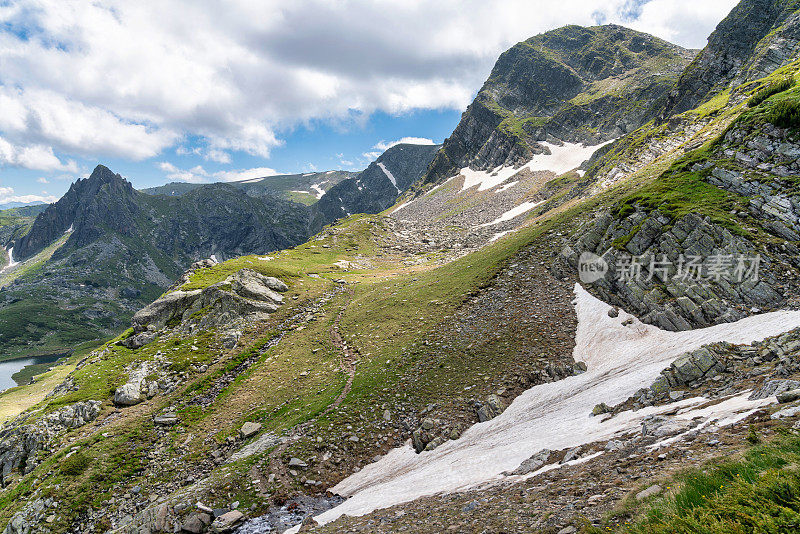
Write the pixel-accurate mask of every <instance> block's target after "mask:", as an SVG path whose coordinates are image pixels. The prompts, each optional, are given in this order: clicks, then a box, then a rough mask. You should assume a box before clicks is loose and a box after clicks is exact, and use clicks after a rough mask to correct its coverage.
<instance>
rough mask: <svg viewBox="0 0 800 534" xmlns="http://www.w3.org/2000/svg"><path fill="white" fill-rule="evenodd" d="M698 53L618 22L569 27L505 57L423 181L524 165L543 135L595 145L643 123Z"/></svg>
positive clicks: (553, 139) (533, 39)
mask: <svg viewBox="0 0 800 534" xmlns="http://www.w3.org/2000/svg"><path fill="white" fill-rule="evenodd" d="M693 56H694V52H693V51H691V50H686V49H684V48H681V47H679V46H677V45H674V44H671V43H668V42H666V41H663V40H661V39H658V38H656V37H653V36H652V35H647V34H644V33H641V32H637V31H634V30H631V29H629V28H625V27H622V26H616V25H605V26H594V27H589V28H584V27H581V26H574V25H571V26H564V27H563V28H558V29H555V30H552V31H549V32H546V33H543V34H541V35H537V36H534V37H531V38H530V39H527V40H525V41H523V42H521V43H518V44H516V45H515V46H513V47H511V48H510V49H509V50H507V51H506V52H504V53H503V54H501V56H500V58H499V59H498V60H497V63H496V64H495V66H494V68H493V69H492V72H491V74H490V75H489V78H488V79H487V80H486V82H485V83H484V85H483V87H482V88H481V90H480V92H479V93H478V95H477V97H476V98H475V100H474V101H473V102H472V104H471V105H470V106H469V107H468V108H467V110H466V112H465V113H464V114H463V115H462V118H461V122H460V123H459V124H458V126H457V127H456V129H455V131H454V132H453V135H451V136H450V137H449V138H448V139H447V140H446V141H445V143H444V145H443V147H442V149H441V150H440V151H439V153H438V154H437V155H436V158H435V159H434V161H433V162H432V163H431V166H430V168H429V169H428V171H427V173H426V175H425V177H424V180H423V184H422V185H423V186H424V185H425V184H436V183H440V182H441V181H442V180H444V179H446V178H447V177H449V176H452V175H453V174H454V173H455V172H456V171H457V170H458V169H460V168H463V167H467V166H468V167H471V168H473V169H476V170H487V169H491V168H495V167H497V166H500V165H504V166H508V165H519V164H522V163H524V162H525V161H528V160H530V159H531V158H532V157H533V155H535V154H538V153H542V152H546V151H547V150H548V149H547V148H546V147H545V146H544V145H542V144H541V143H542V142H545V141H547V142H554V143H556V144H558V143H560V142H561V141H569V142H584V143H589V144H596V143H599V142H602V141H607V140H610V139H613V138H616V137H620V136H622V135H624V134H625V133H628V132H631V131H633V130H635V129H636V128H638V127H639V126H641V125H642V124H644V123H645V122H646V121H647V120H649V119H650V118H651V116H652V110H653V109H654V106H655V105H656V103H658V102H659V100H660V99H661V98H662V97H663V96H664V95H665V94H666V92H667V91H668V90H669V89H670V88H671V87H672V85H673V84H674V82H675V81H676V80H677V79H678V76H679V75H680V73H681V72H682V71H683V69H684V68H685V67H686V65H688V64H689V62H690V61H691V59H692V57H693Z"/></svg>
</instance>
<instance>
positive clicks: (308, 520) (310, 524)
mask: <svg viewBox="0 0 800 534" xmlns="http://www.w3.org/2000/svg"><path fill="white" fill-rule="evenodd" d="M317 526H319V523H317V522H316V520H315V519H314V518H313V517H312V516H311V514H308V515H307V516H305V517H304V518H303V522H302V523H300V530H298V532H309V531H311V530H312V529H313V528H314V527H317Z"/></svg>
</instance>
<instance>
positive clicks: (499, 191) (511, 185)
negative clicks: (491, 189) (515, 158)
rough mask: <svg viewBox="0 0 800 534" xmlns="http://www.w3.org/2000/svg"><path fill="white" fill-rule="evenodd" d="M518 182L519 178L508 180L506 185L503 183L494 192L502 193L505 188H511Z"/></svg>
mask: <svg viewBox="0 0 800 534" xmlns="http://www.w3.org/2000/svg"><path fill="white" fill-rule="evenodd" d="M518 183H519V180H514V181H513V182H509V183H507V184H506V185H504V186H503V187H501V188H500V189H498V190H497V191H495V193H502V192H503V191H505V190H506V189H511V188H512V187H514V186H515V185H517V184H518Z"/></svg>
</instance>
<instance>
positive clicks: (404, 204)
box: [389, 200, 412, 213]
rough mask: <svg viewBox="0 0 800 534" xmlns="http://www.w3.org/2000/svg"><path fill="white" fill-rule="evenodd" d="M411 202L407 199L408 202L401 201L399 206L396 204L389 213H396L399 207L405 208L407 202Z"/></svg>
mask: <svg viewBox="0 0 800 534" xmlns="http://www.w3.org/2000/svg"><path fill="white" fill-rule="evenodd" d="M411 202H412V201H411V200H409V201H408V202H403V203H402V204H400V205H399V206H397V207H396V208H395V209H393V210H392V211H390V212H389V213H397V212H398V211H400V210H401V209H403V208H405V207H406V206H408V205H409V204H411Z"/></svg>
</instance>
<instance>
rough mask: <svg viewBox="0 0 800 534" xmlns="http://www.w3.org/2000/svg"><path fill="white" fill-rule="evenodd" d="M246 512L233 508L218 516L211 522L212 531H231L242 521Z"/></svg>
mask: <svg viewBox="0 0 800 534" xmlns="http://www.w3.org/2000/svg"><path fill="white" fill-rule="evenodd" d="M243 519H244V514H243V513H242V512H240V511H239V510H233V511H230V512H228V513H226V514H223V515H221V516H219V517H218V518H216V519H215V520H214V522H213V523H211V532H215V533H219V534H221V533H223V532H231V531H233V529H234V528H235V527H236V526H237V525H238V524H239V523H241V522H242V520H243Z"/></svg>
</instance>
